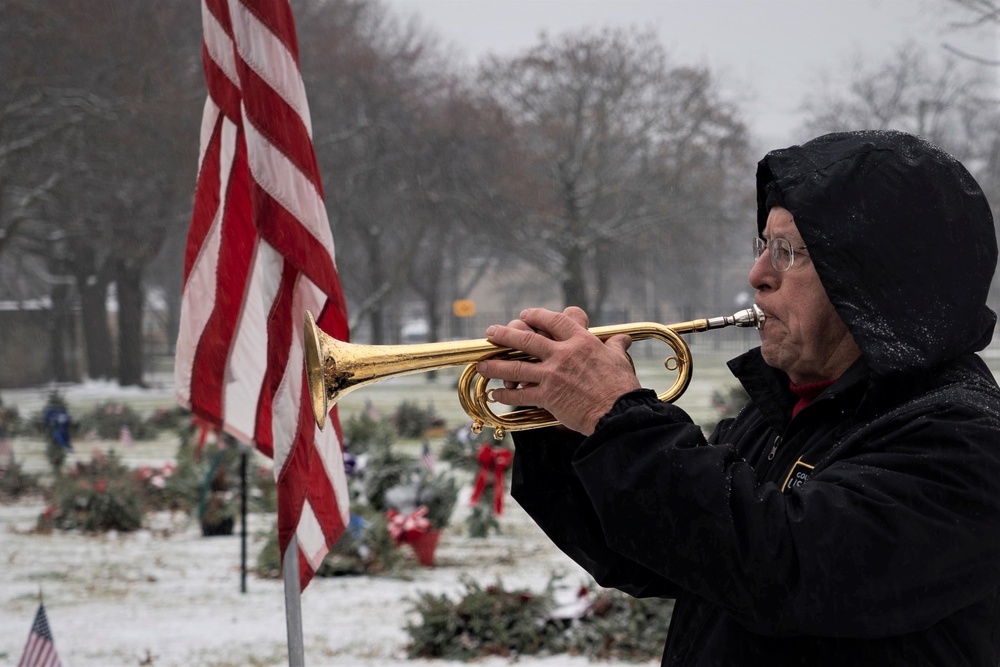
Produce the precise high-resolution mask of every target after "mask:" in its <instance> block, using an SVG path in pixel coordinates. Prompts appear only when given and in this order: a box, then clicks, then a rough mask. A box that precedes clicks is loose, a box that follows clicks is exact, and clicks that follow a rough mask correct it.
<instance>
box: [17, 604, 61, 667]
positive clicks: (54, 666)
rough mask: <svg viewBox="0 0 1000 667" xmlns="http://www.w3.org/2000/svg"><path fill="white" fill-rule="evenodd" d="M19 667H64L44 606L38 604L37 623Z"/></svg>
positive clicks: (18, 664) (29, 637)
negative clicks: (57, 651) (60, 660)
mask: <svg viewBox="0 0 1000 667" xmlns="http://www.w3.org/2000/svg"><path fill="white" fill-rule="evenodd" d="M17 667H62V663H61V662H59V655H58V654H57V653H56V645H55V642H54V641H53V640H52V630H51V629H49V619H48V618H47V617H46V616H45V605H44V604H41V603H39V604H38V613H36V614H35V622H34V623H32V624H31V633H30V634H29V635H28V643H27V644H26V645H25V647H24V655H22V656H21V662H19V663H17Z"/></svg>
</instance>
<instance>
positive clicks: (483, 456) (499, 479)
mask: <svg viewBox="0 0 1000 667" xmlns="http://www.w3.org/2000/svg"><path fill="white" fill-rule="evenodd" d="M477 458H478V459H479V476H478V477H476V486H475V487H474V488H473V489H472V498H471V499H470V500H469V504H470V505H475V504H476V503H478V502H479V499H480V498H481V497H482V495H483V491H485V490H486V480H487V479H488V477H489V474H490V471H491V470H492V471H493V477H494V479H493V509H494V510H495V511H496V513H497V514H503V471H504V470H506V469H507V468H509V467H510V464H511V463H512V462H513V461H514V455H513V454H511V452H510V450H509V449H504V448H503V447H490V446H489V445H483V446H482V448H481V449H480V450H479V456H478V457H477Z"/></svg>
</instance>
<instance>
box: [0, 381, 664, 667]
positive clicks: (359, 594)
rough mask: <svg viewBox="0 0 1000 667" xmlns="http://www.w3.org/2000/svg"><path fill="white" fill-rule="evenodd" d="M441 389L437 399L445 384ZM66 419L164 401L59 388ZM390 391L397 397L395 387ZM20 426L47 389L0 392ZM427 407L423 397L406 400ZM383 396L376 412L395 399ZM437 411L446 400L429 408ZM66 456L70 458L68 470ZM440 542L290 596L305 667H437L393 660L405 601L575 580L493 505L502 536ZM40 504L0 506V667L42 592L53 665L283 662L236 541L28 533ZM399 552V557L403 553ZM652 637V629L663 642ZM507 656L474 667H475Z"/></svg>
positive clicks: (526, 662) (145, 448)
mask: <svg viewBox="0 0 1000 667" xmlns="http://www.w3.org/2000/svg"><path fill="white" fill-rule="evenodd" d="M442 384H443V385H444V387H442V389H441V391H442V392H448V393H450V392H451V391H453V390H449V388H448V383H442ZM61 391H62V393H63V395H64V396H66V398H67V400H68V402H69V404H70V406H71V408H72V407H73V406H82V405H86V404H87V403H88V402H99V401H103V400H108V399H111V398H114V399H115V400H122V401H124V402H128V403H129V404H130V405H134V406H136V407H137V409H142V410H151V409H153V408H155V407H157V406H160V405H166V406H169V405H171V404H172V399H171V397H170V388H169V383H163V384H161V385H159V386H158V387H156V388H154V389H152V390H144V391H140V390H134V389H133V390H119V389H118V388H116V387H114V386H113V385H102V384H94V383H89V384H87V385H78V386H73V387H64V388H62V390H61ZM399 391H405V388H402V389H400V390H399ZM0 396H2V398H3V400H4V404H5V405H8V406H10V405H16V406H17V407H18V409H19V411H20V412H21V414H22V416H27V415H29V414H30V413H31V412H33V411H35V410H38V409H39V408H40V407H41V405H42V404H43V403H44V401H45V398H46V396H47V392H46V391H43V390H25V391H20V392H11V391H4V392H2V394H0ZM420 396H421V399H420V400H421V401H423V400H427V396H428V392H427V390H426V388H424V389H423V392H422V393H421V394H420ZM396 399H397V397H396V396H391V397H390V398H388V399H385V400H389V401H395V400H396ZM434 401H435V405H440V407H441V409H442V411H444V410H445V409H449V410H450V408H446V404H447V403H449V402H454V399H453V398H450V397H448V398H440V399H439V398H435V399H434ZM176 444H177V443H176V438H175V437H173V438H171V437H163V438H161V439H158V440H156V441H153V442H143V441H139V442H136V443H135V444H134V445H133V446H132V447H130V448H128V449H127V450H122V449H121V448H120V447H119V446H118V445H117V444H116V443H101V442H96V443H83V442H78V443H77V447H76V449H77V451H76V452H75V453H74V454H73V455H72V456H73V457H75V458H79V459H82V460H89V457H90V451H91V450H92V449H93V448H94V447H100V448H105V449H108V448H111V447H114V448H115V449H116V451H118V452H119V453H120V454H121V455H122V457H123V459H124V460H125V461H126V462H127V463H129V465H138V464H140V463H143V464H145V463H157V462H162V460H164V459H167V458H170V456H171V455H172V454H173V452H174V451H175V450H176ZM14 445H15V450H16V453H17V456H18V459H19V460H21V461H24V462H25V466H26V467H28V468H29V469H32V470H34V471H36V472H40V471H42V470H44V466H45V464H44V459H43V458H42V455H41V452H42V451H43V450H42V443H41V442H40V441H32V440H28V439H23V438H18V439H16V440H15V442H14ZM75 458H74V459H71V461H72V460H75ZM468 493H469V488H468V486H466V488H465V489H464V494H465V496H464V497H463V498H460V500H459V506H458V509H457V510H456V517H455V519H454V520H453V522H452V525H451V526H450V527H449V528H447V529H446V530H445V532H444V534H443V536H442V539H441V543H440V545H439V548H438V551H437V566H436V567H435V568H430V569H429V568H422V567H420V566H418V565H416V563H415V562H414V566H413V568H412V569H410V570H409V574H410V576H409V577H408V578H406V579H400V578H388V577H338V578H317V579H315V580H314V581H313V582H312V584H310V586H309V588H308V589H307V590H306V592H305V593H304V594H303V597H302V618H303V623H302V625H303V637H304V646H305V663H306V665H309V666H310V667H316V666H326V665H330V666H358V667H361V666H364V667H375V666H380V665H394V664H408V665H414V664H416V665H420V664H425V665H426V664H430V665H435V666H437V665H441V666H444V665H450V664H457V663H450V662H446V661H429V662H428V661H419V660H418V661H413V660H408V659H407V658H406V650H405V646H406V643H407V641H408V639H409V637H408V635H407V633H406V630H405V625H406V622H407V620H412V619H413V618H414V617H413V610H412V602H413V600H414V599H415V597H416V594H417V593H419V592H424V591H426V592H432V593H448V594H454V595H458V594H460V593H461V592H463V591H464V590H465V586H464V585H463V583H462V582H463V578H464V577H472V578H474V579H475V580H476V581H479V582H481V583H483V584H489V583H494V582H496V581H497V580H500V581H501V582H502V583H503V584H504V586H505V587H507V588H529V589H531V590H537V591H541V590H543V589H544V587H545V586H546V584H547V583H548V582H549V581H550V579H551V577H552V576H553V574H560V575H563V576H564V579H563V580H562V581H564V582H565V585H566V587H567V590H570V589H575V587H577V586H579V585H580V584H582V583H587V582H588V581H589V578H588V576H587V575H586V574H585V573H584V572H583V570H581V569H580V568H579V567H578V566H577V565H576V564H574V563H573V562H572V561H570V560H569V559H568V558H566V557H565V556H564V555H563V554H562V553H560V552H559V551H558V550H556V549H555V548H554V547H553V546H552V545H551V543H550V542H549V541H548V540H547V539H546V538H545V536H544V535H543V534H542V533H541V531H540V530H539V529H538V528H537V527H536V526H535V525H534V524H533V523H532V522H531V521H530V519H528V518H527V516H526V515H525V514H524V513H523V511H521V509H520V508H519V507H518V506H517V505H516V503H514V502H512V501H509V499H508V502H507V503H506V506H505V512H504V514H503V516H502V517H501V519H500V521H501V526H502V534H500V535H491V536H490V537H489V538H486V539H473V538H470V537H468V536H467V534H466V533H467V531H466V527H465V524H464V516H463V514H462V513H463V512H464V511H467V501H465V499H466V498H467V497H468ZM43 507H44V503H43V501H42V499H41V498H38V497H36V498H33V499H28V500H25V501H22V502H19V503H17V504H13V505H11V504H7V505H0V665H11V666H13V665H16V664H17V661H18V660H19V658H20V656H21V652H22V650H23V648H24V643H25V641H26V639H27V637H28V632H29V630H30V627H31V622H32V620H33V618H34V614H35V611H36V609H37V607H38V600H39V595H40V594H42V595H44V601H45V607H46V611H47V613H48V619H49V623H50V625H51V628H52V632H53V635H54V637H55V643H56V648H57V650H58V652H59V655H60V657H61V658H62V661H63V664H64V665H65V666H66V667H98V666H100V667H113V666H118V665H122V666H126V665H155V666H156V667H173V666H195V665H197V666H200V665H205V666H211V667H229V666H234V667H235V666H244V665H248V666H254V667H265V666H271V665H284V664H287V636H286V626H285V609H284V591H283V585H282V582H281V581H278V580H270V579H261V578H258V577H256V576H255V575H254V574H252V573H251V574H249V575H248V578H247V592H246V593H241V592H240V540H239V537H238V536H233V537H213V538H203V537H201V534H200V531H199V528H198V525H197V523H196V522H195V521H193V520H192V519H191V518H190V517H188V516H186V515H181V514H174V515H170V514H160V515H156V516H154V517H151V518H150V519H149V520H148V521H147V524H148V525H147V527H145V528H144V529H143V530H140V531H138V532H135V533H129V534H110V535H102V536H86V535H82V534H78V533H64V532H59V531H56V532H54V533H53V534H50V535H40V534H37V533H35V532H33V530H32V529H33V527H34V525H35V521H36V519H37V517H38V515H39V513H40V512H41V511H42V509H43ZM272 526H273V517H270V516H262V515H251V520H250V526H249V533H250V538H249V546H248V554H249V556H248V558H249V561H250V566H251V567H252V566H253V563H254V562H255V560H256V557H257V554H258V553H259V552H260V549H261V547H262V545H263V543H264V541H265V539H266V532H267V531H268V530H271V528H272ZM407 553H408V554H409V553H410V552H409V551H407ZM665 631H666V629H665V628H664V632H665ZM510 662H511V661H510V660H509V659H504V658H490V659H484V660H481V661H477V663H476V664H478V665H481V666H483V667H498V666H500V665H507V664H510ZM517 664H518V665H522V666H526V667H542V666H544V667H555V666H561V665H567V666H574V667H576V666H579V667H582V666H583V665H610V664H616V665H617V664H621V665H625V664H634V663H594V662H591V661H589V660H587V659H586V658H581V657H569V656H553V657H548V658H536V657H532V656H521V657H520V658H518V659H517Z"/></svg>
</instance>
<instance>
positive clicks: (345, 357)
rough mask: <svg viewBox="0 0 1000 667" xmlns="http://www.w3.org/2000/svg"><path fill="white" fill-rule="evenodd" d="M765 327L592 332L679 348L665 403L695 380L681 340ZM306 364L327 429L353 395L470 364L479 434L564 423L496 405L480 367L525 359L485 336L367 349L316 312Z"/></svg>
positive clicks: (682, 325) (647, 326) (701, 324)
mask: <svg viewBox="0 0 1000 667" xmlns="http://www.w3.org/2000/svg"><path fill="white" fill-rule="evenodd" d="M763 324H764V313H763V311H761V310H760V308H758V307H757V306H756V305H754V306H753V307H751V308H747V309H745V310H740V311H737V312H736V313H734V314H733V315H730V316H728V317H725V316H724V317H711V318H706V319H700V320H691V321H689V322H679V323H677V324H668V325H663V324H658V323H656V322H635V323H632V324H614V325H610V326H602V327H593V328H591V329H590V330H589V331H590V332H591V333H593V334H594V335H595V336H597V337H598V338H600V339H602V340H605V339H607V338H610V337H611V336H615V335H617V334H627V335H628V336H631V337H632V340H633V341H636V340H647V339H655V340H659V341H662V342H663V343H666V344H667V345H669V346H670V347H671V348H672V349H673V355H671V356H669V357H667V358H666V359H665V360H664V366H665V367H666V369H667V370H669V371H676V373H677V377H676V378H675V380H674V383H673V385H671V387H670V388H669V389H668V390H667V391H665V392H663V393H662V394H659V395H658V398H659V399H660V400H661V401H664V402H673V401H675V400H676V399H677V398H678V397H680V396H681V395H682V394H683V393H684V391H685V390H686V389H687V387H688V384H690V382H691V370H692V367H691V364H692V359H691V349H690V348H689V347H688V344H687V343H686V342H685V341H684V339H683V338H681V336H682V335H683V334H688V333H696V332H700V331H708V330H710V329H721V328H723V327H731V326H736V327H756V328H758V329H759V328H760V327H761V326H762V325H763ZM304 335H305V366H306V378H307V381H308V383H309V395H310V399H311V401H312V409H313V416H314V417H315V418H316V425H317V426H319V428H321V429H322V428H323V426H324V424H325V423H326V416H327V414H328V413H329V412H330V409H331V408H332V407H333V406H334V405H336V403H337V402H338V401H339V400H340V399H341V398H343V397H344V396H345V395H347V394H348V393H349V392H351V391H354V390H355V389H358V388H359V387H364V386H365V385H369V384H372V383H375V382H379V381H380V380H386V379H388V378H392V377H399V376H402V375H410V374H413V373H424V372H427V371H432V370H438V369H441V368H448V367H450V366H463V365H464V366H466V368H465V370H464V371H463V373H462V375H461V377H460V378H459V383H458V385H459V387H458V391H459V394H458V398H459V402H460V403H461V405H462V408H463V409H464V410H465V412H466V414H468V415H469V417H470V418H471V419H472V430H473V431H474V432H476V433H479V432H480V431H482V429H483V428H484V427H486V426H488V427H491V428H492V429H493V430H494V436H495V437H496V438H497V439H498V440H500V439H502V438H503V436H504V434H505V433H506V432H507V431H517V430H526V429H532V428H541V427H544V426H554V425H556V424H558V423H559V422H558V420H556V419H555V418H554V417H553V416H552V415H551V414H549V413H548V412H547V411H545V410H541V409H538V408H526V409H517V410H512V411H510V412H506V413H503V414H499V415H498V414H496V413H495V412H494V411H493V410H492V409H491V408H490V406H489V403H491V402H492V401H491V399H490V396H489V393H490V392H489V390H488V388H487V384H488V383H489V380H488V379H487V378H484V377H482V376H481V375H479V374H478V373H477V372H476V362H478V361H481V360H483V359H487V358H498V357H499V358H503V359H526V360H531V359H532V357H531V356H530V355H527V354H525V353H523V352H519V351H516V350H512V349H510V348H506V347H500V346H498V345H494V344H493V343H491V342H489V341H488V340H486V339H480V340H466V341H448V342H441V343H418V344H415V345H362V344H357V343H346V342H344V341H340V340H337V339H336V338H334V337H333V336H330V335H329V334H327V333H325V332H323V331H322V330H320V329H319V327H317V326H316V321H315V320H314V319H313V316H312V313H310V312H308V311H306V315H305V329H304Z"/></svg>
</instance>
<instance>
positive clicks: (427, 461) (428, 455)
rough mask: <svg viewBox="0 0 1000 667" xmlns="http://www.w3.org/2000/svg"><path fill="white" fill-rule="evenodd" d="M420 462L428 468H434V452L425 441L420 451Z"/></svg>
mask: <svg viewBox="0 0 1000 667" xmlns="http://www.w3.org/2000/svg"><path fill="white" fill-rule="evenodd" d="M420 462H421V463H423V464H424V466H426V467H427V469H428V470H433V469H434V452H432V451H431V446H430V445H428V444H427V443H426V442H425V443H424V448H423V451H421V452H420Z"/></svg>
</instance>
